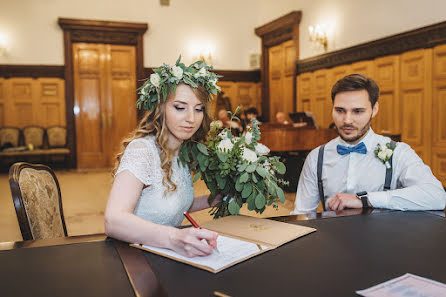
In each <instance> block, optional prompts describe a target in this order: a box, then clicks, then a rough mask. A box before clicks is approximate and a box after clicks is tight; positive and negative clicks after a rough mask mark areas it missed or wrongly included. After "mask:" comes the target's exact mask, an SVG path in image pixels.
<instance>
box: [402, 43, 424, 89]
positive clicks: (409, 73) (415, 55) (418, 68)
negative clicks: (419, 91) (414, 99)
mask: <svg viewBox="0 0 446 297" xmlns="http://www.w3.org/2000/svg"><path fill="white" fill-rule="evenodd" d="M400 61H401V62H400V63H401V82H402V84H403V85H411V84H414V83H419V84H423V83H424V79H425V77H424V73H425V69H424V67H425V63H424V50H423V49H422V50H415V51H410V52H407V53H404V54H402V55H401V58H400ZM408 87H409V86H408Z"/></svg>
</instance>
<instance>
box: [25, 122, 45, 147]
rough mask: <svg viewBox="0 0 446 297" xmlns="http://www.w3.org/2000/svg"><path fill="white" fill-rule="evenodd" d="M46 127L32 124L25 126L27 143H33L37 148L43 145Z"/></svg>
mask: <svg viewBox="0 0 446 297" xmlns="http://www.w3.org/2000/svg"><path fill="white" fill-rule="evenodd" d="M44 132H45V129H43V128H42V127H38V126H30V127H25V128H23V136H24V138H25V145H30V144H32V145H33V146H34V147H35V148H41V147H42V146H43V134H44Z"/></svg>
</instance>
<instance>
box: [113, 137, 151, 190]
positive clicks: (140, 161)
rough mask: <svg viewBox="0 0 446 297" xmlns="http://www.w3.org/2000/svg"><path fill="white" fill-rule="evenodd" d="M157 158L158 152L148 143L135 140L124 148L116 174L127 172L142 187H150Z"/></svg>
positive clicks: (142, 140)
mask: <svg viewBox="0 0 446 297" xmlns="http://www.w3.org/2000/svg"><path fill="white" fill-rule="evenodd" d="M157 156H158V151H157V150H156V148H155V147H154V146H152V145H151V144H150V143H149V142H147V141H146V140H144V139H135V140H133V141H132V142H130V143H129V145H128V146H127V147H126V149H125V151H124V155H123V156H122V158H121V162H120V164H119V168H118V170H117V171H116V174H118V173H120V172H121V171H124V170H129V171H130V172H131V173H133V175H134V176H135V177H136V178H137V179H139V180H140V181H141V182H142V183H143V184H144V185H151V184H152V177H153V174H154V173H155V172H156V170H155V168H156V163H157V162H156V160H157V159H156V157H157Z"/></svg>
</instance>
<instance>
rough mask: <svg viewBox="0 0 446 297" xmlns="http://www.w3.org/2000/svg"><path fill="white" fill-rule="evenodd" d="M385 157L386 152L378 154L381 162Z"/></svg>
mask: <svg viewBox="0 0 446 297" xmlns="http://www.w3.org/2000/svg"><path fill="white" fill-rule="evenodd" d="M386 156H387V154H386V151H380V152H379V153H378V158H380V159H381V160H385V159H386Z"/></svg>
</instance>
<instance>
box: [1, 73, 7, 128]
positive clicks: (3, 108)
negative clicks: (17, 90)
mask: <svg viewBox="0 0 446 297" xmlns="http://www.w3.org/2000/svg"><path fill="white" fill-rule="evenodd" d="M4 126H6V86H5V79H4V78H1V77H0V128H1V127H4Z"/></svg>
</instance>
